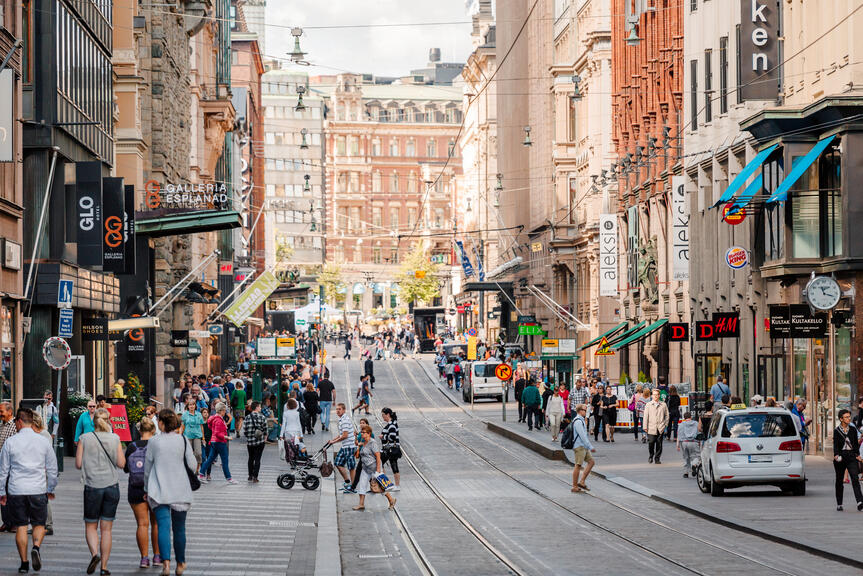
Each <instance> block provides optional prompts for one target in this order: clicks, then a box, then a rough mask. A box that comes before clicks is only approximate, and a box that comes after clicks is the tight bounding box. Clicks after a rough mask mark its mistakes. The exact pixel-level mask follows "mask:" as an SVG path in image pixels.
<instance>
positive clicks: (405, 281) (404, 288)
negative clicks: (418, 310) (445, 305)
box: [396, 245, 440, 304]
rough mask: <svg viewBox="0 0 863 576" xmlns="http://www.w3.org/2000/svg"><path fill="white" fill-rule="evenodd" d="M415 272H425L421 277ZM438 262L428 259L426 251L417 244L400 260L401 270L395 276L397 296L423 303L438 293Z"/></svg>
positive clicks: (429, 300)
mask: <svg viewBox="0 0 863 576" xmlns="http://www.w3.org/2000/svg"><path fill="white" fill-rule="evenodd" d="M417 272H420V273H421V274H420V275H421V276H422V272H425V276H424V277H423V278H417ZM439 272H440V265H439V264H432V263H431V262H430V261H429V255H428V252H426V250H425V249H424V248H423V247H422V246H421V245H417V246H416V247H415V248H414V249H413V250H412V251H411V252H410V254H408V255H407V257H405V259H404V260H403V261H402V266H401V271H400V272H399V274H398V275H397V276H396V282H397V283H398V285H399V298H400V299H401V300H402V302H415V303H418V304H425V303H428V302H431V300H432V299H433V298H434V297H435V296H438V295H439V294H440V286H439V283H438V278H437V274H438V273H439Z"/></svg>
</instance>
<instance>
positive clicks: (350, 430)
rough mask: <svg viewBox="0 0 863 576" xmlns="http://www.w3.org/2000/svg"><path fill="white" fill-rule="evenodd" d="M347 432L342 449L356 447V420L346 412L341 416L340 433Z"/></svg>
mask: <svg viewBox="0 0 863 576" xmlns="http://www.w3.org/2000/svg"><path fill="white" fill-rule="evenodd" d="M345 432H347V435H346V436H345V439H344V440H342V449H343V450H344V449H345V448H348V449H349V450H353V449H354V421H353V420H351V417H350V415H349V414H348V413H347V412H346V413H344V414H342V417H341V418H339V435H342V434H344V433H345Z"/></svg>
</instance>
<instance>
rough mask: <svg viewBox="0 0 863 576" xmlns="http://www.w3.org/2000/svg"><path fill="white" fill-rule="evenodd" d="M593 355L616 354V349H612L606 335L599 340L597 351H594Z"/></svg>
mask: <svg viewBox="0 0 863 576" xmlns="http://www.w3.org/2000/svg"><path fill="white" fill-rule="evenodd" d="M593 355H594V356H614V350H612V349H611V346H609V345H608V338H606V337H605V336H603V337H602V340H600V341H599V345H598V346H597V347H596V352H594V353H593Z"/></svg>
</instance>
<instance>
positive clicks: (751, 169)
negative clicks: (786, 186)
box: [713, 144, 779, 208]
mask: <svg viewBox="0 0 863 576" xmlns="http://www.w3.org/2000/svg"><path fill="white" fill-rule="evenodd" d="M777 146H779V144H774V145H773V146H770V147H769V148H765V149H764V150H762V151H761V152H759V153H758V154H756V155H755V158H753V159H752V160H751V161H750V162H749V164H747V165H746V166H745V167H744V168H743V170H741V171H740V174H738V175H737V176H736V177H735V178H734V180H732V181H731V184H729V185H728V188H726V189H725V192H723V193H722V196H720V197H719V200H717V201H716V204H714V205H713V207H714V208H716V207H717V206H719V205H720V204H725V203H726V202H729V201H730V200H731V199H732V198H733V197H734V194H736V193H737V191H738V190H740V188H741V187H742V186H743V185H744V184H745V183H746V181H747V180H749V178H750V177H751V176H752V175H753V174H755V171H756V170H758V169H759V168H761V165H762V164H764V161H765V160H767V157H768V156H770V153H771V152H773V151H774V150H776V147H777Z"/></svg>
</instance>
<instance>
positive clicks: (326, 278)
mask: <svg viewBox="0 0 863 576" xmlns="http://www.w3.org/2000/svg"><path fill="white" fill-rule="evenodd" d="M318 284H320V285H321V286H323V287H324V300H325V301H326V302H336V301H337V300H338V292H339V290H341V289H343V288H344V287H345V283H344V281H343V280H342V269H341V268H340V267H339V265H338V264H327V265H325V266H324V267H323V268H322V269H321V270H320V271H319V272H318Z"/></svg>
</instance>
